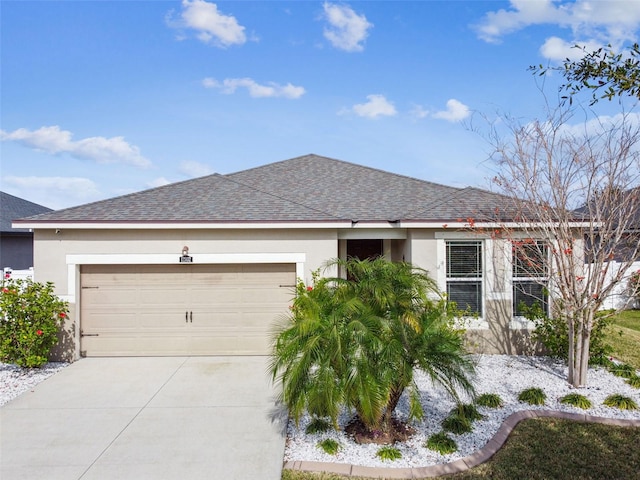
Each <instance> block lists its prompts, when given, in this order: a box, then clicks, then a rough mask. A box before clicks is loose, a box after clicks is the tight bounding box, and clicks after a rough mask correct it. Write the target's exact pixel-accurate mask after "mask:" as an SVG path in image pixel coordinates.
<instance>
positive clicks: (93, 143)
mask: <svg viewBox="0 0 640 480" xmlns="http://www.w3.org/2000/svg"><path fill="white" fill-rule="evenodd" d="M72 136H73V135H72V133H71V132H69V131H68V130H61V129H60V127H59V126H57V125H54V126H51V127H41V128H39V129H38V130H27V129H26V128H19V129H17V130H14V131H13V132H5V131H4V130H0V140H1V141H12V142H17V143H20V144H22V145H25V146H27V147H31V148H35V149H36V150H40V151H43V152H46V153H51V154H58V153H68V154H69V155H71V156H73V157H75V158H79V159H82V160H92V161H95V162H98V163H125V164H129V165H134V166H136V167H149V166H150V165H151V162H150V161H149V160H148V159H147V158H145V157H143V156H142V155H141V153H140V149H139V148H138V147H136V146H135V145H131V144H129V143H128V142H126V141H125V139H124V137H112V138H105V137H88V138H84V139H82V140H78V141H75V142H74V141H73V140H72Z"/></svg>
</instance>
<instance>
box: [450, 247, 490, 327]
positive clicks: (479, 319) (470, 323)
mask: <svg viewBox="0 0 640 480" xmlns="http://www.w3.org/2000/svg"><path fill="white" fill-rule="evenodd" d="M456 243H458V244H461V243H466V244H476V245H477V248H478V251H479V254H480V256H481V258H480V269H481V271H480V275H479V276H477V277H472V278H463V277H462V278H461V277H449V276H448V275H447V273H448V262H449V257H448V248H447V247H448V245H450V244H456ZM442 249H443V252H442V253H443V256H442V258H443V268H442V273H443V287H444V291H448V286H449V282H453V283H479V286H480V298H479V307H480V314H479V315H472V316H466V317H464V319H463V320H464V323H465V324H466V326H467V327H468V328H487V327H488V326H487V325H486V322H485V321H484V318H485V312H486V305H485V300H486V293H487V292H486V287H487V286H486V279H487V268H486V265H487V248H486V242H485V241H484V239H479V238H477V237H460V238H446V239H443V241H442Z"/></svg>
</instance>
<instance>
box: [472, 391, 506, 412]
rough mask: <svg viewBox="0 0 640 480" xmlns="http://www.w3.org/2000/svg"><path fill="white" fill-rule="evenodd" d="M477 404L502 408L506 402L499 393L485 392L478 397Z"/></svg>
mask: <svg viewBox="0 0 640 480" xmlns="http://www.w3.org/2000/svg"><path fill="white" fill-rule="evenodd" d="M476 405H479V406H481V407H489V408H500V407H502V406H503V405H504V402H503V401H502V398H500V395H498V394H497V393H483V394H482V395H480V396H479V397H478V398H476Z"/></svg>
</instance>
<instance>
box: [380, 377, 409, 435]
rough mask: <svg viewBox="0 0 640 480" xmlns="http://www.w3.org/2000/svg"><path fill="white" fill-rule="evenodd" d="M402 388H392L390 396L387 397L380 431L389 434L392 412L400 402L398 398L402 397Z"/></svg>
mask: <svg viewBox="0 0 640 480" xmlns="http://www.w3.org/2000/svg"><path fill="white" fill-rule="evenodd" d="M403 391H404V388H401V387H394V388H393V389H392V390H391V396H390V397H389V402H388V403H387V406H386V408H385V412H384V414H383V415H382V431H384V432H389V431H390V430H391V420H392V418H393V412H395V410H396V407H397V406H398V402H399V401H400V397H401V396H402V392H403Z"/></svg>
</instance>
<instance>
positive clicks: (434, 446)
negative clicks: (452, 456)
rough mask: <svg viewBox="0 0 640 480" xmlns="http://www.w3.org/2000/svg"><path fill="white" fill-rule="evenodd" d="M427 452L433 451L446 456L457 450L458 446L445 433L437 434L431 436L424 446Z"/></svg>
mask: <svg viewBox="0 0 640 480" xmlns="http://www.w3.org/2000/svg"><path fill="white" fill-rule="evenodd" d="M424 446H425V447H426V448H428V449H429V450H434V451H436V452H438V453H439V454H441V455H447V454H449V453H453V452H455V451H456V450H458V444H457V443H456V442H455V440H453V439H452V438H450V437H449V436H448V435H447V434H446V433H444V432H439V433H434V434H433V435H431V436H430V437H429V438H428V439H427V441H426V443H425V444H424Z"/></svg>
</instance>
